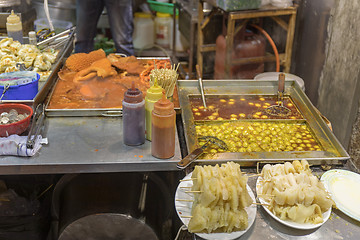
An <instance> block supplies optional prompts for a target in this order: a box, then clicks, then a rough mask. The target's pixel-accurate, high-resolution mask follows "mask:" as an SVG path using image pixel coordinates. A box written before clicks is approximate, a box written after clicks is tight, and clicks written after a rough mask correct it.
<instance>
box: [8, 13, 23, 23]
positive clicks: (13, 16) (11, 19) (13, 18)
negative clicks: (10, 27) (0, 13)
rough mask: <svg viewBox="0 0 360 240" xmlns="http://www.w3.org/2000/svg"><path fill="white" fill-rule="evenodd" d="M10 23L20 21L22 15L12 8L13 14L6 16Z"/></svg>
mask: <svg viewBox="0 0 360 240" xmlns="http://www.w3.org/2000/svg"><path fill="white" fill-rule="evenodd" d="M6 21H7V22H8V23H12V24H14V23H19V22H20V17H19V16H18V15H16V14H15V13H14V10H11V14H10V15H9V16H8V17H7V18H6Z"/></svg>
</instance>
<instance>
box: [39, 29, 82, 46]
mask: <svg viewBox="0 0 360 240" xmlns="http://www.w3.org/2000/svg"><path fill="white" fill-rule="evenodd" d="M75 29H76V27H71V28H69V29H67V30H65V31H63V32H61V33H59V34H56V35H55V36H52V37H49V38H46V39H45V40H43V41H41V42H38V43H37V44H36V46H37V47H39V48H43V49H47V48H58V47H60V46H61V45H63V44H64V43H66V42H67V40H68V38H69V37H70V35H71V32H73V31H75Z"/></svg>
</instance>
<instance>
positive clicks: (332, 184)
mask: <svg viewBox="0 0 360 240" xmlns="http://www.w3.org/2000/svg"><path fill="white" fill-rule="evenodd" d="M321 181H322V182H323V184H324V186H325V188H326V190H327V191H328V192H329V193H330V195H331V198H332V199H333V200H334V202H335V204H336V207H337V208H338V209H340V210H341V211H342V212H344V213H345V214H346V215H348V216H349V217H352V218H353V219H356V220H357V221H360V192H359V190H360V175H359V174H357V173H354V172H351V171H347V170H341V169H333V170H330V171H327V172H326V173H324V174H323V175H322V176H321Z"/></svg>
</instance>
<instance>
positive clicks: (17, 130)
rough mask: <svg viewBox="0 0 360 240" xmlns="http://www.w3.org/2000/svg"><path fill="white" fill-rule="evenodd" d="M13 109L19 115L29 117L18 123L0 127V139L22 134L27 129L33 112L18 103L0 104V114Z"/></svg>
mask: <svg viewBox="0 0 360 240" xmlns="http://www.w3.org/2000/svg"><path fill="white" fill-rule="evenodd" d="M11 109H15V110H16V111H17V112H18V113H19V114H23V113H27V114H29V116H27V117H26V118H24V119H23V120H20V121H18V122H14V123H10V124H3V125H0V137H7V136H10V135H13V134H18V135H20V134H22V133H23V132H25V130H26V129H27V128H28V127H29V124H30V120H31V116H32V115H33V110H32V108H31V107H29V106H27V105H24V104H18V103H4V104H0V114H1V113H3V112H9V111H10V110H11Z"/></svg>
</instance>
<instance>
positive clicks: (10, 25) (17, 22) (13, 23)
mask: <svg viewBox="0 0 360 240" xmlns="http://www.w3.org/2000/svg"><path fill="white" fill-rule="evenodd" d="M6 31H7V35H8V37H9V38H12V39H13V40H14V41H19V42H20V43H21V44H23V43H24V40H23V32H22V31H23V30H22V23H21V19H20V17H19V16H18V15H16V14H15V13H14V10H11V14H10V15H9V16H8V17H7V18H6Z"/></svg>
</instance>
